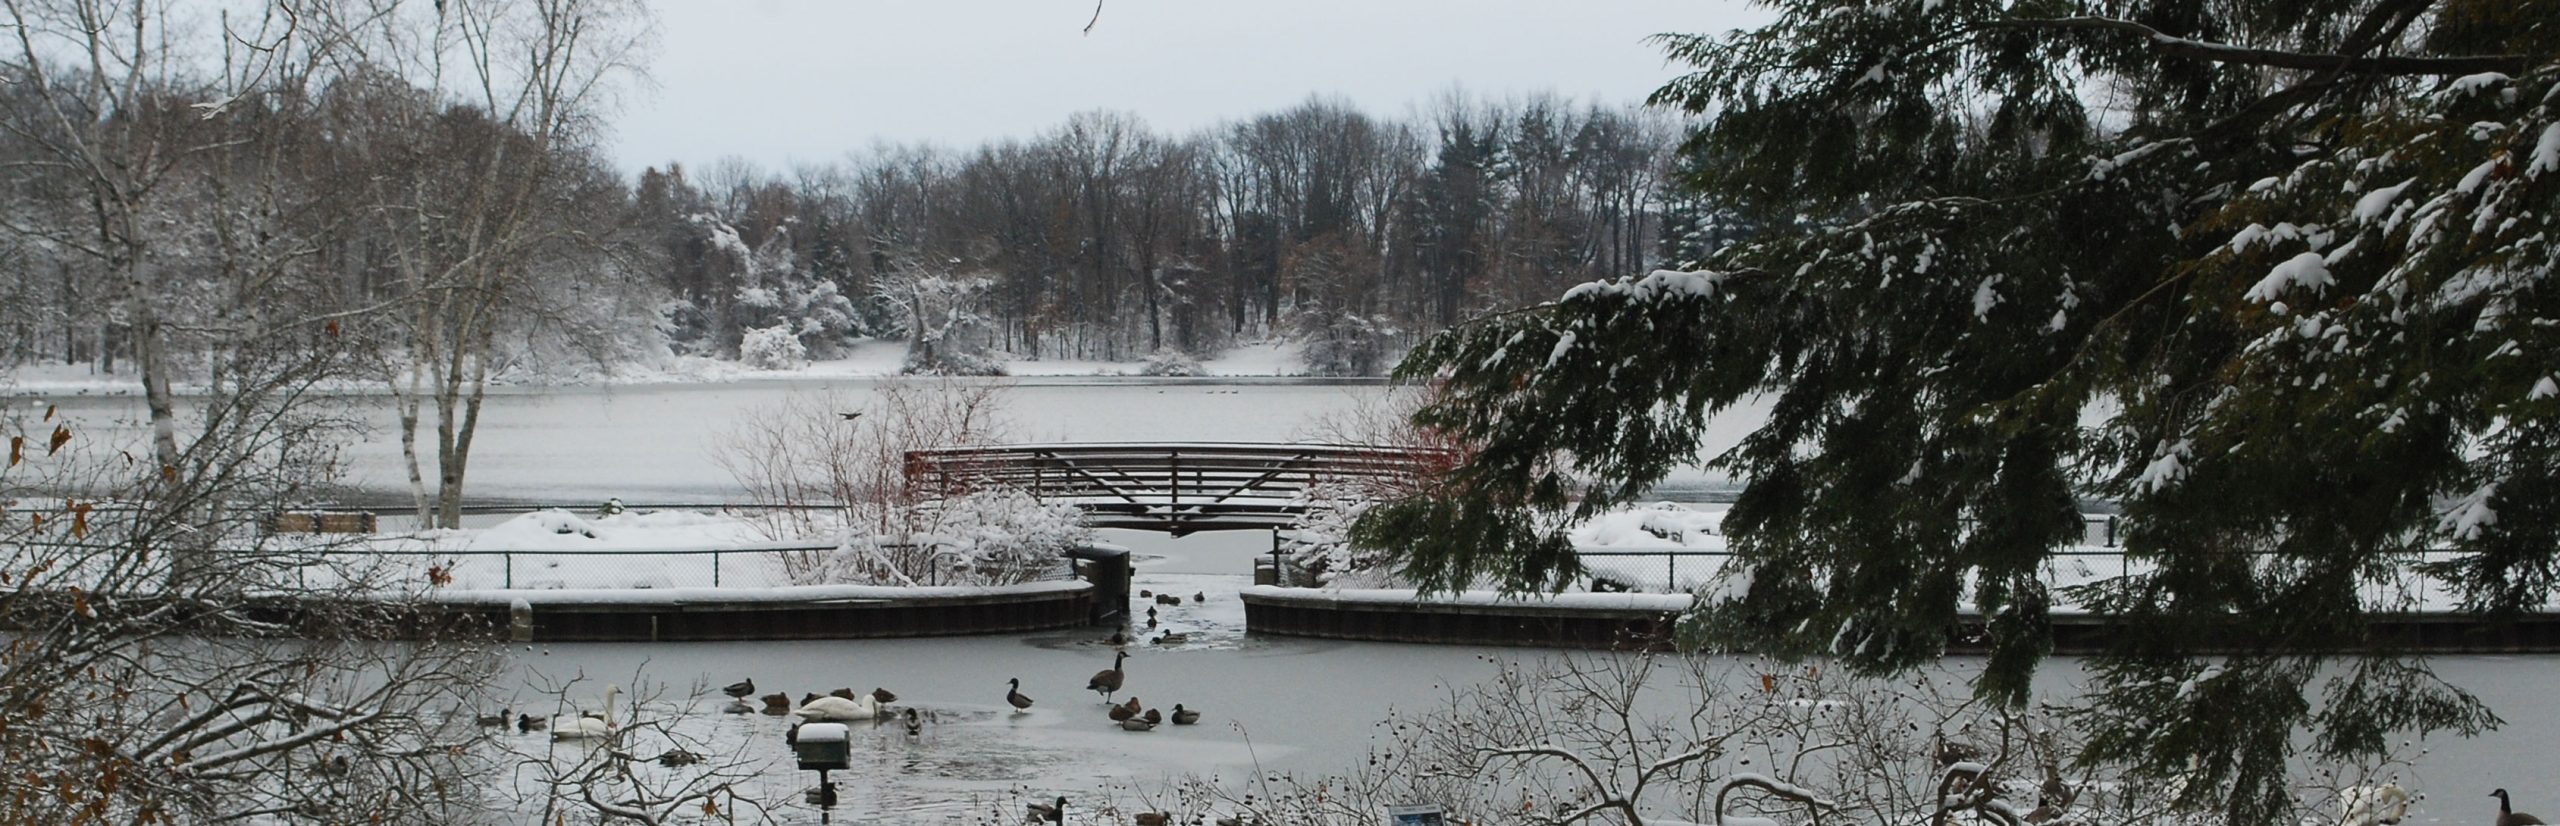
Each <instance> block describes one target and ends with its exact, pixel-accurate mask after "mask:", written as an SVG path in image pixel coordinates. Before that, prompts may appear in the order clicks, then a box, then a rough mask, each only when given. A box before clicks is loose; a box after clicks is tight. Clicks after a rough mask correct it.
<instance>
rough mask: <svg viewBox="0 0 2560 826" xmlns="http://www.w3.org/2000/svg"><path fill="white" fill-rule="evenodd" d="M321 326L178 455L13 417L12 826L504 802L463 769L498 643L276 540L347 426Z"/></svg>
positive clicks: (8, 690) (3, 482) (233, 386)
mask: <svg viewBox="0 0 2560 826" xmlns="http://www.w3.org/2000/svg"><path fill="white" fill-rule="evenodd" d="M304 332H305V336H306V338H305V339H304V340H300V341H293V342H289V343H287V342H276V343H272V345H271V346H269V347H267V348H264V349H262V350H254V351H242V352H239V353H236V354H234V358H233V367H232V369H233V378H232V380H231V381H230V382H229V383H228V384H227V388H228V389H227V391H226V392H223V393H219V394H215V395H210V396H207V397H204V398H202V399H200V400H199V402H198V404H199V405H200V407H201V412H200V419H199V421H200V423H201V425H200V427H199V428H197V429H195V430H194V431H192V432H191V434H190V438H188V439H187V440H185V441H184V442H183V444H184V445H185V447H184V448H183V449H182V450H181V451H180V452H179V454H178V455H177V457H176V461H174V462H172V463H169V464H164V465H160V466H158V467H153V466H152V465H150V464H148V463H146V462H138V461H135V459H134V456H133V454H132V453H131V452H129V451H127V450H125V449H124V447H125V446H122V445H117V444H113V443H105V442H100V441H97V438H98V437H97V436H96V435H95V433H94V431H93V430H91V429H90V428H89V427H88V426H87V423H85V422H80V421H72V420H68V419H66V418H63V417H60V416H57V415H56V414H55V413H54V412H53V411H50V410H48V411H46V412H45V413H44V414H42V415H41V416H37V415H33V414H29V415H26V416H25V417H24V418H22V419H12V420H10V421H8V422H6V424H5V427H6V429H7V431H8V433H9V443H10V456H9V457H8V463H7V465H6V467H5V469H0V501H5V502H7V503H9V504H10V505H11V510H9V511H7V512H6V516H7V519H6V521H5V523H0V625H5V626H6V627H8V628H10V629H12V630H11V635H10V644H9V645H8V646H6V647H5V649H0V753H6V754H9V755H11V759H10V762H11V771H9V772H5V773H0V820H7V821H9V822H23V823H46V822H67V823H68V822H96V821H107V820H126V821H132V822H137V823H150V822H172V823H176V822H187V823H212V822H228V821H235V820H252V821H262V822H263V821H271V820H276V819H283V818H288V817H303V818H314V819H320V820H327V821H335V822H348V821H366V820H377V821H381V822H404V823H433V822H453V821H458V820H473V819H477V818H478V817H479V816H480V814H481V813H484V812H486V811H487V810H488V807H489V806H490V805H492V803H493V801H491V800H490V799H488V798H487V797H486V796H484V795H482V794H481V793H480V792H479V790H478V788H477V787H476V786H475V785H473V784H471V783H469V782H467V781H466V780H465V777H466V774H467V772H468V771H469V769H470V767H471V765H472V764H471V761H470V758H469V755H470V752H471V750H472V749H473V748H475V744H476V743H477V741H478V739H479V737H480V736H481V735H480V734H479V732H478V730H477V728H476V727H475V726H474V723H475V722H476V721H475V720H473V719H472V718H471V717H470V716H469V715H468V713H467V712H465V711H464V708H465V707H466V705H467V704H468V703H470V702H471V699H470V698H473V697H477V696H480V689H481V686H482V684H483V681H484V680H486V679H487V678H488V677H489V675H490V674H491V673H492V672H493V670H494V668H495V662H494V659H493V658H492V656H491V654H490V652H489V650H488V649H487V648H485V647H482V646H479V645H475V644H472V643H469V642H467V641H458V640H467V639H468V635H467V632H468V629H456V630H460V631H463V632H465V636H464V637H460V638H453V637H445V636H443V635H441V634H439V633H436V631H437V630H439V629H437V626H436V625H435V624H433V623H429V622H421V618H422V615H421V614H419V613H417V612H415V611H413V610H411V608H410V606H409V605H407V604H406V602H405V595H407V594H412V593H417V592H419V591H422V590H423V589H424V588H425V587H426V586H427V583H424V582H417V581H400V580H389V579H384V578H382V577H381V576H379V575H377V574H378V572H375V571H371V570H369V569H368V568H367V567H366V566H362V565H357V564H353V563H352V562H351V560H353V559H354V558H355V557H353V556H350V555H334V556H324V555H320V554H317V553H315V551H316V550H318V548H315V547H314V546H313V545H312V544H309V543H305V542H301V541H297V540H295V539H294V538H292V537H287V536H278V535H271V534H268V533H266V532H264V531H263V530H262V529H261V528H262V524H263V522H264V518H265V517H266V516H267V515H268V514H270V513H272V512H274V511H275V510H276V509H278V508H280V507H282V506H283V505H284V504H285V503H290V502H295V501H302V500H305V499H307V498H308V497H310V496H312V495H313V493H314V492H315V490H316V489H317V487H318V486H320V485H323V484H325V483H326V481H327V479H328V478H329V469H330V468H331V467H333V466H334V464H335V448H334V447H333V445H336V444H339V443H341V442H342V441H343V438H344V436H345V434H346V433H347V432H348V428H349V424H350V422H349V420H348V419H347V418H346V417H344V416H343V415H342V414H340V413H338V412H336V408H334V407H332V406H331V403H330V402H328V401H327V400H326V396H325V395H324V394H323V393H322V391H321V388H322V387H325V386H327V385H328V384H329V383H331V382H332V381H335V380H337V379H338V378H339V377H338V376H336V374H335V373H333V372H332V370H331V368H332V367H333V366H336V365H340V364H343V363H344V360H343V359H340V358H336V357H334V356H335V355H336V354H334V353H332V352H331V350H330V346H329V342H330V341H332V340H333V339H332V338H331V337H329V336H327V335H326V334H325V333H323V332H320V331H318V330H306V331H304ZM39 503H41V504H39ZM182 569H183V570H184V571H185V574H184V575H180V574H179V571H180V570H182ZM306 582H309V583H320V584H316V585H309V586H306V585H305V584H304V583H306ZM424 616H427V617H432V616H433V615H432V614H427V615H424ZM383 639H406V640H409V641H404V642H397V643H386V642H381V641H380V640H383Z"/></svg>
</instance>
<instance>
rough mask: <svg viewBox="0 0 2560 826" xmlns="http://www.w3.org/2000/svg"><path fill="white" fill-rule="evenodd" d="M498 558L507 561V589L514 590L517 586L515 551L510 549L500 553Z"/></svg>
mask: <svg viewBox="0 0 2560 826" xmlns="http://www.w3.org/2000/svg"><path fill="white" fill-rule="evenodd" d="M498 558H499V559H502V560H505V561H506V563H507V590H510V591H513V590H515V588H516V554H515V552H514V551H508V552H506V553H502V554H499V555H498Z"/></svg>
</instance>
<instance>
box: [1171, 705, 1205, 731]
mask: <svg viewBox="0 0 2560 826" xmlns="http://www.w3.org/2000/svg"><path fill="white" fill-rule="evenodd" d="M1197 722H1200V712H1199V711H1197V710H1194V709H1185V708H1183V707H1182V704H1181V703H1175V704H1173V724H1174V725H1177V726H1187V725H1191V724H1193V723H1197Z"/></svg>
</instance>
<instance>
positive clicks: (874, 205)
mask: <svg viewBox="0 0 2560 826" xmlns="http://www.w3.org/2000/svg"><path fill="white" fill-rule="evenodd" d="M1676 132H1677V130H1676V128H1675V126H1674V125H1673V124H1672V123H1671V122H1669V121H1668V120H1667V119H1666V118H1665V117H1664V116H1663V115H1661V114H1659V113H1655V112H1650V111H1645V110H1641V109H1634V108H1604V107H1596V106H1595V107H1579V108H1578V107H1575V106H1572V105H1569V104H1567V103H1564V102H1561V101H1558V100H1554V99H1551V98H1530V99H1527V100H1524V101H1519V102H1511V103H1473V102H1469V101H1467V100H1466V99H1465V98H1463V97H1462V96H1459V95H1455V94H1452V95H1450V96H1448V97H1445V98H1443V99H1442V100H1441V101H1439V102H1437V103H1436V104H1435V105H1433V106H1431V107H1429V108H1427V109H1426V110H1425V111H1423V112H1422V113H1421V114H1419V115H1417V116H1415V117H1413V118H1410V119H1406V120H1389V119H1382V118H1378V117H1374V116H1371V115H1369V114H1366V113H1363V112H1361V111H1358V110H1356V109H1353V108H1351V107H1350V106H1348V105H1346V104H1342V103H1338V102H1332V101H1326V100H1322V99H1314V100H1310V101H1309V102H1307V103H1304V104H1301V105H1298V106H1296V107H1293V108H1291V109H1288V110H1286V111H1282V112H1277V113H1272V114H1266V115H1262V116H1259V117H1254V118H1250V119H1247V120H1244V121H1242V122H1238V123H1234V124H1232V125H1228V126H1225V127H1223V128H1218V129H1212V130H1208V131H1204V132H1200V133H1196V134H1192V135H1187V136H1175V135H1166V134H1162V133H1159V132H1156V131H1152V130H1150V129H1149V128H1147V126H1146V125H1145V124H1144V123H1142V122H1141V121H1140V120H1139V119H1138V118H1136V117H1134V116H1131V115H1126V114H1121V113H1112V112H1093V113H1085V114H1080V115H1077V116H1074V117H1072V118H1070V119H1069V120H1068V121H1067V123H1066V124H1064V125H1062V126H1060V127H1057V128H1055V129H1052V130H1049V131H1047V132H1046V133H1044V134H1041V135H1039V136H1038V137H1035V138H1031V139H1029V140H1004V141H1000V142H994V143H989V144H986V145H983V146H979V147H977V148H974V149H969V150H965V151H958V150H947V149H938V148H924V147H886V148H880V149H875V150H873V151H870V152H868V153H865V154H862V155H860V156H858V157H856V158H855V159H853V160H850V161H848V162H846V163H843V164H837V165H829V166H822V167H815V168H807V169H800V170H795V171H793V172H791V173H790V174H787V175H777V174H769V173H766V172H763V171H759V170H756V169H753V168H751V167H748V166H746V165H745V164H743V163H739V162H734V161H732V162H725V163H722V164H718V165H715V166H714V167H713V168H711V169H710V170H709V171H708V174H703V172H702V171H701V170H688V169H684V168H681V167H677V166H673V165H670V166H668V167H666V168H663V169H658V168H653V169H649V170H647V171H645V172H643V173H641V175H640V177H639V180H638V184H637V186H636V188H635V191H634V193H633V203H634V207H635V209H636V210H637V212H638V214H639V215H640V216H641V217H640V219H639V222H640V223H641V224H642V225H643V226H644V227H645V229H644V230H643V231H644V232H645V233H646V234H647V235H648V236H649V237H650V239H651V241H652V245H653V251H654V252H655V253H656V254H657V255H659V256H661V257H662V258H663V262H664V263H663V264H661V265H660V266H659V267H657V268H656V271H658V272H662V273H664V276H665V277H664V282H663V283H664V286H665V287H666V289H667V290H668V292H669V293H670V295H671V297H672V298H673V299H675V301H674V303H673V304H672V305H671V306H672V309H671V311H670V313H669V315H668V321H669V326H668V327H667V333H668V335H669V336H670V338H671V339H672V341H673V343H675V344H676V345H677V346H679V347H681V348H685V349H689V350H693V351H698V352H705V353H721V354H726V355H736V354H737V349H738V344H739V342H740V341H741V338H742V336H743V335H744V334H745V333H746V332H747V331H749V330H754V329H759V328H770V327H771V326H773V325H777V324H790V325H792V331H793V332H794V333H796V334H797V335H798V336H799V337H800V339H801V341H802V342H803V343H804V344H805V345H806V346H807V348H808V350H809V351H810V352H811V354H812V355H818V356H823V355H824V354H825V353H826V352H827V351H828V350H829V349H830V348H831V347H833V346H834V345H836V344H838V343H841V342H844V341H847V340H849V339H852V338H854V337H859V336H878V337H904V338H906V339H908V340H909V341H910V342H911V343H913V344H915V345H917V352H918V357H919V358H920V359H923V360H926V361H928V362H930V364H928V365H927V366H931V367H935V368H939V369H951V370H962V371H965V370H968V369H970V366H971V365H970V357H971V356H972V355H973V354H981V353H985V352H990V351H993V352H1003V353H1009V354H1013V355H1018V356H1025V357H1052V358H1077V359H1106V360H1124V359H1136V358H1143V357H1146V356H1148V355H1150V354H1153V353H1158V352H1162V351H1168V350H1170V351H1180V352H1184V353H1193V354H1199V353H1207V352H1212V351H1215V350H1216V349H1218V348H1219V347H1222V346H1224V345H1226V344H1228V343H1230V342H1233V341H1236V340H1239V339H1252V338H1265V337H1286V338H1291V339H1294V340H1297V341H1300V342H1301V343H1303V344H1304V345H1305V351H1306V353H1307V358H1308V367H1309V368H1310V369H1312V370H1315V371H1317V372H1324V373H1338V374H1367V373H1375V372H1379V371H1381V370H1383V369H1384V368H1385V367H1386V366H1388V364H1389V360H1390V359H1391V358H1392V357H1393V355H1394V354H1395V353H1396V352H1397V351H1398V350H1399V349H1400V348H1401V346H1402V345H1404V344H1408V343H1410V342H1411V341H1413V340H1414V339H1415V338H1416V337H1417V336H1419V335H1420V334H1423V333H1427V332H1429V331H1431V330H1435V329H1438V328H1441V327H1444V326H1447V325H1449V324H1451V323H1454V322H1457V321H1459V320H1462V319H1465V318H1468V317H1470V316H1472V315H1475V314H1479V313H1482V312H1485V311H1487V310H1493V309H1499V308H1506V307H1514V306H1520V305H1522V304H1526V303H1530V302H1534V301H1538V300H1543V299H1546V298H1550V297H1553V296H1555V295H1556V294H1557V293H1558V292H1560V291H1561V290H1563V289H1564V288H1565V287H1566V286H1568V285H1570V284H1573V283H1578V282H1580V281H1584V280H1588V279H1592V278H1599V277H1606V276H1612V275H1618V274H1624V273H1628V272H1634V271H1637V270H1640V269H1641V268H1644V267H1646V266H1648V265H1650V264H1651V262H1653V261H1655V260H1658V259H1659V258H1660V257H1661V253H1662V251H1663V243H1662V239H1663V238H1664V236H1665V234H1664V227H1665V216H1666V211H1667V207H1666V199H1665V197H1664V181H1665V180H1666V178H1667V174H1666V173H1667V172H1668V170H1667V169H1666V163H1667V159H1668V158H1669V157H1670V156H1671V154H1672V153H1671V150H1672V148H1673V146H1674V144H1675V143H1676V138H1677V134H1676Z"/></svg>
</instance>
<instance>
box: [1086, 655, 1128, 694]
mask: <svg viewBox="0 0 2560 826" xmlns="http://www.w3.org/2000/svg"><path fill="white" fill-rule="evenodd" d="M1128 662H1129V652H1127V651H1122V652H1119V653H1117V654H1114V655H1112V657H1111V667H1110V668H1105V669H1103V670H1100V671H1096V672H1093V679H1091V680H1086V681H1085V684H1084V688H1085V690H1086V691H1091V692H1093V693H1095V694H1100V695H1102V701H1103V702H1106V703H1108V702H1111V695H1114V694H1118V693H1120V684H1121V682H1122V681H1123V680H1126V679H1127V678H1128V673H1127V672H1124V671H1121V670H1120V667H1121V666H1122V665H1126V664H1128Z"/></svg>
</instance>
